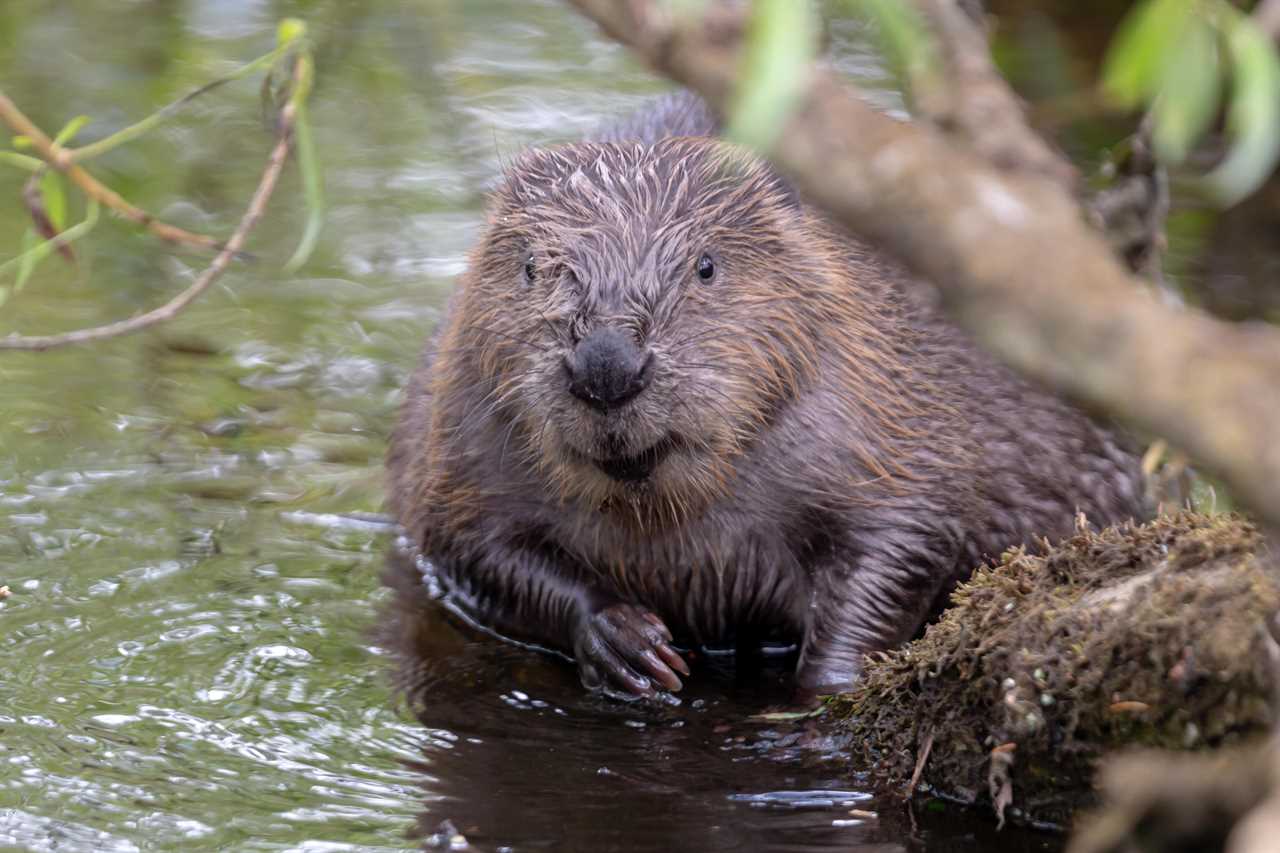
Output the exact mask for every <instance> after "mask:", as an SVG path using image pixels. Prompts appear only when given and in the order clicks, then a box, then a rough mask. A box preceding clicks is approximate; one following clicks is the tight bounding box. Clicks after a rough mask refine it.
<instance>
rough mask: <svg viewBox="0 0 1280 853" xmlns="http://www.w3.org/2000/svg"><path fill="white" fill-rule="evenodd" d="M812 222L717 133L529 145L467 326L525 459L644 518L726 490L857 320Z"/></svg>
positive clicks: (470, 303)
mask: <svg viewBox="0 0 1280 853" xmlns="http://www.w3.org/2000/svg"><path fill="white" fill-rule="evenodd" d="M810 223H811V220H810V219H809V214H807V213H806V211H805V209H804V208H803V206H802V205H801V204H800V203H799V202H798V200H797V199H796V198H795V196H794V194H793V193H792V192H791V191H790V190H789V188H788V187H787V185H786V184H785V183H783V182H782V181H781V180H780V179H779V178H778V177H777V176H776V175H775V174H773V173H772V172H771V171H770V170H769V169H768V168H767V167H766V166H765V165H763V164H762V163H761V162H760V161H758V160H756V159H754V158H751V157H749V156H747V155H745V154H743V153H741V152H740V151H738V150H736V149H733V148H731V147H730V146H728V145H726V144H725V143H722V142H718V141H715V140H710V139H692V138H686V139H670V140H665V141H662V142H659V143H657V144H655V145H640V144H630V143H608V144H578V145H569V146H564V147H559V148H551V149H544V150H535V151H530V152H528V153H526V154H524V155H523V156H522V157H520V158H519V160H518V161H517V162H516V163H515V164H514V166H513V167H512V168H511V170H510V172H509V173H508V174H507V176H506V178H505V181H504V183H503V184H502V186H501V187H500V188H499V190H498V191H497V193H496V199H495V201H494V203H493V205H492V207H491V210H490V218H489V225H488V231H487V234H486V236H485V238H484V240H483V241H482V243H481V245H480V247H479V248H478V250H477V251H476V253H475V255H474V256H473V263H472V268H471V272H470V274H469V276H468V278H467V281H466V282H465V284H464V286H463V292H462V295H461V299H462V304H461V306H460V311H459V314H458V317H459V320H458V322H459V325H458V326H457V327H456V328H455V329H454V333H455V334H456V335H457V336H459V337H460V338H461V340H458V341H457V343H458V344H459V345H461V346H464V347H465V348H466V350H467V351H468V352H470V353H472V354H473V356H474V358H475V361H474V362H473V363H474V364H476V365H478V367H479V371H480V373H481V374H482V376H483V379H484V383H485V391H486V394H487V395H488V397H487V399H488V400H489V401H490V405H491V407H492V408H491V410H490V411H491V412H492V415H493V416H494V417H498V418H503V419H505V420H507V421H508V422H509V431H508V432H507V442H508V443H509V445H510V448H511V449H508V450H507V451H505V452H506V454H507V457H508V459H509V462H508V464H523V465H533V466H535V467H536V468H537V469H538V470H539V471H541V472H542V473H543V475H545V476H546V477H547V480H548V483H549V485H550V486H551V487H552V488H554V489H556V490H557V491H558V493H559V495H560V496H561V497H563V498H564V499H568V500H582V501H587V502H590V503H591V504H592V505H596V506H607V507H613V508H616V509H619V510H621V511H622V512H624V513H627V514H633V515H634V516H635V517H637V518H640V517H644V518H673V519H674V518H679V517H682V516H683V515H685V514H686V513H688V512H690V511H696V509H697V508H698V507H700V506H703V505H705V504H706V502H708V501H709V500H712V499H714V498H715V497H716V496H717V495H719V494H721V493H723V492H724V491H725V490H726V489H727V488H728V487H729V486H730V484H731V482H732V480H733V478H734V477H735V476H736V471H737V465H738V463H739V461H740V460H741V457H742V454H744V453H745V452H749V449H750V447H751V446H752V444H753V442H755V441H757V440H758V438H759V436H760V434H761V431H762V430H764V429H766V428H767V427H768V425H769V423H770V421H771V419H773V418H774V417H775V415H776V413H777V412H778V411H779V409H780V407H782V406H784V405H785V404H786V401H787V400H788V399H789V398H791V397H793V396H794V395H796V394H797V393H799V391H800V389H801V388H802V387H803V385H804V383H805V382H806V381H808V379H809V377H811V376H812V375H813V373H814V371H815V370H817V369H818V366H817V364H816V361H817V356H816V350H817V342H818V340H819V339H820V337H821V336H822V335H823V334H824V333H827V332H828V331H829V330H830V329H831V328H832V326H833V323H835V322H836V319H837V318H834V317H832V316H831V312H832V309H831V303H830V301H829V300H828V299H824V298H822V296H821V295H822V294H823V293H827V294H828V295H829V293H830V291H831V290H832V288H833V284H832V282H831V280H830V279H831V272H830V270H831V269H832V268H833V262H832V260H831V252H832V250H831V249H830V248H829V247H830V245H831V244H830V242H829V241H827V240H825V239H823V238H819V237H818V236H816V235H815V232H814V229H813V228H812V226H811V224H810ZM637 510H645V511H643V512H637Z"/></svg>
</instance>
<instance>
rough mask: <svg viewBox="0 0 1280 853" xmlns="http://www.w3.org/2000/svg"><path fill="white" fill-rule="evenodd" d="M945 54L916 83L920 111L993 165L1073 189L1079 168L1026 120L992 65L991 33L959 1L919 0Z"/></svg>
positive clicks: (917, 102)
mask: <svg viewBox="0 0 1280 853" xmlns="http://www.w3.org/2000/svg"><path fill="white" fill-rule="evenodd" d="M916 6H917V8H919V9H920V11H921V13H922V14H923V15H924V17H925V19H926V20H927V21H928V22H929V25H930V27H931V28H932V29H933V31H934V34H935V36H936V39H935V40H934V44H936V45H937V47H938V50H939V53H940V56H939V57H938V59H939V60H940V61H939V64H938V67H937V68H935V69H934V73H933V74H931V75H928V79H925V80H917V81H913V86H912V94H913V96H914V98H915V107H916V112H917V113H918V114H920V115H921V117H923V118H926V119H928V120H929V121H931V122H933V123H934V125H936V126H937V127H938V128H939V129H941V130H942V131H943V132H944V133H951V132H954V133H956V134H957V135H958V136H959V137H960V138H961V139H963V140H964V141H965V142H967V143H968V144H969V145H971V146H972V147H973V148H974V150H975V151H977V152H978V153H979V154H981V155H982V156H983V157H984V158H986V159H987V160H988V161H990V162H991V163H992V164H993V165H995V166H998V167H1000V168H1007V169H1022V170H1027V171H1032V172H1039V173H1041V174H1043V175H1045V176H1047V177H1050V178H1052V179H1054V180H1056V181H1058V182H1060V183H1061V184H1062V185H1063V187H1065V188H1067V189H1073V188H1074V184H1075V182H1076V178H1077V175H1076V169H1075V167H1074V166H1072V165H1071V164H1070V163H1068V162H1067V160H1066V159H1065V158H1063V157H1062V156H1061V155H1060V154H1058V152H1057V151H1055V150H1054V149H1053V147H1052V146H1050V145H1049V144H1048V143H1047V142H1045V140H1044V139H1043V138H1041V137H1040V136H1039V135H1038V134H1036V133H1035V132H1034V131H1033V130H1031V128H1029V127H1028V126H1027V124H1026V122H1024V121H1023V118H1022V104H1021V102H1020V101H1019V100H1018V96H1017V95H1016V94H1014V91H1013V89H1012V88H1011V87H1010V86H1009V84H1008V83H1007V82H1005V79H1004V78H1003V77H1001V76H1000V74H999V72H998V71H996V69H995V66H994V65H992V64H991V54H990V53H989V51H988V50H987V39H986V35H985V34H984V33H983V32H982V30H981V29H980V28H979V26H978V24H977V23H975V21H974V19H973V18H972V17H971V16H970V14H969V13H968V12H966V11H965V10H964V9H963V8H961V6H960V4H959V3H958V2H956V0H916Z"/></svg>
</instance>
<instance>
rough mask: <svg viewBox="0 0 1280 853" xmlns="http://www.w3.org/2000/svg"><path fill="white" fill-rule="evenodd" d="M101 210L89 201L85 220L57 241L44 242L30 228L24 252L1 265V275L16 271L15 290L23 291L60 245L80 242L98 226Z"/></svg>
mask: <svg viewBox="0 0 1280 853" xmlns="http://www.w3.org/2000/svg"><path fill="white" fill-rule="evenodd" d="M99 209H100V208H99V205H98V202H97V201H96V200H95V199H92V198H91V199H89V201H88V203H87V204H86V205H85V214H84V219H83V220H82V221H81V222H77V223H76V224H75V225H72V226H71V227H70V228H68V229H67V230H66V231H63V232H62V233H61V234H59V235H58V237H57V239H55V240H43V241H42V240H41V239H40V237H39V235H37V234H36V232H35V231H34V230H33V229H30V228H28V229H27V231H26V233H25V234H23V236H22V251H21V252H20V253H19V254H18V256H17V257H16V258H10V259H9V260H7V261H5V262H4V263H3V264H0V275H7V274H8V273H9V271H10V270H13V269H16V270H17V272H16V273H15V285H16V287H15V290H20V289H22V286H23V285H24V284H26V282H27V279H28V278H30V277H31V273H32V272H33V271H34V270H35V268H36V264H38V263H40V262H41V261H43V260H44V259H45V258H47V257H49V255H51V254H52V253H53V252H54V251H55V250H56V249H57V247H58V245H59V244H62V243H70V242H72V241H74V240H78V239H80V238H81V237H83V236H84V235H86V234H88V233H89V232H90V231H92V230H93V227H94V226H95V225H97V224H98V211H99Z"/></svg>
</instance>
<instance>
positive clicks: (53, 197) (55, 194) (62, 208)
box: [40, 172, 67, 231]
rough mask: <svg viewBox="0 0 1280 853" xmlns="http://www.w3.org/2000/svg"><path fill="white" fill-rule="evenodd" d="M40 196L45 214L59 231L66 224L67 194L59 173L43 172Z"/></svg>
mask: <svg viewBox="0 0 1280 853" xmlns="http://www.w3.org/2000/svg"><path fill="white" fill-rule="evenodd" d="M40 198H41V201H42V202H43V204H44V212H45V215H46V216H48V217H49V221H50V222H52V223H53V227H54V228H56V229H57V230H59V231H61V230H62V229H63V228H65V227H66V225H67V194H66V192H65V190H64V189H63V184H62V176H61V175H59V174H58V173H57V172H45V173H44V176H43V177H42V178H40Z"/></svg>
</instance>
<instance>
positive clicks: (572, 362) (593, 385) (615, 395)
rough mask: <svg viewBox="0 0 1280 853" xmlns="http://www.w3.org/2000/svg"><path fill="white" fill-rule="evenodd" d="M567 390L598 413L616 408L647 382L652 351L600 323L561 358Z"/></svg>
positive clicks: (638, 391) (650, 374)
mask: <svg viewBox="0 0 1280 853" xmlns="http://www.w3.org/2000/svg"><path fill="white" fill-rule="evenodd" d="M564 369H565V373H566V374H568V377H569V393H570V394H572V395H573V396H575V397H577V398H578V399H579V400H581V401H582V402H584V403H586V404H587V405H588V406H591V407H592V408H593V409H597V410H599V411H601V412H607V411H609V410H610V409H616V408H618V407H619V406H621V405H623V404H624V403H626V402H627V401H628V400H630V399H632V398H633V397H635V396H636V395H637V394H639V393H640V392H641V391H643V390H644V389H645V388H646V387H648V385H649V379H650V378H651V377H652V376H653V351H652V350H648V351H642V350H641V349H640V348H639V347H638V346H636V344H635V341H633V340H632V339H631V336H630V335H627V334H625V333H623V332H621V331H619V330H617V329H613V328H610V327H608V326H604V327H602V328H599V329H596V330H595V331H593V332H592V333H591V334H589V335H587V337H585V338H584V339H583V340H582V341H581V343H579V344H578V345H577V346H576V347H575V348H574V350H573V352H572V353H571V354H569V355H567V356H565V358H564Z"/></svg>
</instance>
